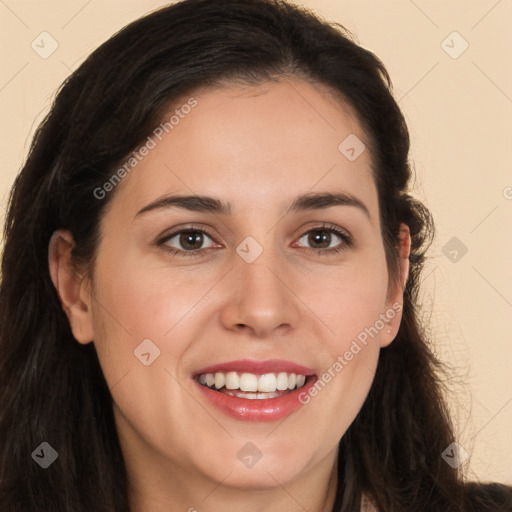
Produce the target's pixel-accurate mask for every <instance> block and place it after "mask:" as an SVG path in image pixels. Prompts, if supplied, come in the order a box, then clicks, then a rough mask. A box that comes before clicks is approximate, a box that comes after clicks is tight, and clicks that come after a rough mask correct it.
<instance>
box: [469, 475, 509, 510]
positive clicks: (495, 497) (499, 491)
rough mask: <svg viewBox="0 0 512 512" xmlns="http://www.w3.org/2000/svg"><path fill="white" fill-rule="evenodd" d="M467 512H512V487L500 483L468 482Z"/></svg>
mask: <svg viewBox="0 0 512 512" xmlns="http://www.w3.org/2000/svg"><path fill="white" fill-rule="evenodd" d="M464 494H465V500H464V501H465V506H466V508H465V512H466V511H467V512H512V487H510V486H508V485H504V484H498V483H477V482H467V483H466V484H465V485H464Z"/></svg>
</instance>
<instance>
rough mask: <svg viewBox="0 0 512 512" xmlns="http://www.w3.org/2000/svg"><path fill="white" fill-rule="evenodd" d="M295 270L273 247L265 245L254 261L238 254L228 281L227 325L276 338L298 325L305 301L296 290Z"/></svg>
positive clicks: (253, 334)
mask: <svg viewBox="0 0 512 512" xmlns="http://www.w3.org/2000/svg"><path fill="white" fill-rule="evenodd" d="M295 272H296V270H294V269H293V268H291V266H290V264H289V263H288V264H287V262H286V261H285V258H284V257H283V256H282V255H279V254H278V252H277V251H273V250H270V249H266V248H265V249H264V250H263V252H262V253H261V254H260V256H259V257H258V258H257V259H256V260H255V261H253V262H251V263H248V262H246V261H245V260H244V259H243V258H241V257H239V256H238V254H237V255H235V256H234V266H233V270H232V272H230V273H229V276H228V279H229V282H226V283H225V286H226V288H225V289H226V290H227V292H226V299H225V302H224V304H223V309H222V313H221V321H222V324H223V325H224V327H225V328H226V329H229V330H232V331H237V332H239V333H247V335H249V336H252V337H257V338H267V337H268V338H272V337H275V336H279V335H283V334H284V333H285V332H286V331H289V330H292V329H294V328H296V327H297V322H298V319H299V318H300V316H299V315H300V313H301V312H300V304H301V302H300V299H299V298H298V296H297V295H296V294H295V293H294V290H293V288H294V286H293V281H294V274H295ZM295 275H296V274H295Z"/></svg>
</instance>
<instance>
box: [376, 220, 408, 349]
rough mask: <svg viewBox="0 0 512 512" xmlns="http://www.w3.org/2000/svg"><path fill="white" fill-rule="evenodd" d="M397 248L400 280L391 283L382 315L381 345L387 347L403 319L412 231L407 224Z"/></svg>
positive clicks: (400, 232) (404, 226)
mask: <svg viewBox="0 0 512 512" xmlns="http://www.w3.org/2000/svg"><path fill="white" fill-rule="evenodd" d="M396 249H397V251H398V253H399V262H400V263H399V264H400V270H399V275H398V282H397V281H395V282H392V283H390V286H389V291H388V297H387V300H386V309H385V310H384V311H383V314H382V316H381V318H382V319H383V320H384V323H385V325H384V329H383V332H382V333H381V336H380V346H381V347H387V346H388V345H389V344H390V343H391V342H392V341H393V340H394V339H395V338H396V335H397V334H398V328H399V327H400V322H401V320H402V311H403V304H404V290H405V285H406V283H407V278H408V277H409V255H410V254H411V233H410V231H409V226H407V224H404V223H402V224H400V231H399V245H398V246H397V248H396Z"/></svg>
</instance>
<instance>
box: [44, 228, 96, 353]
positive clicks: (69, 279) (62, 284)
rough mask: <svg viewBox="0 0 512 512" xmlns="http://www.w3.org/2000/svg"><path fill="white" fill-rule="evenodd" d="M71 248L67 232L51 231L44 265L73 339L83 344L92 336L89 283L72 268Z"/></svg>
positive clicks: (72, 245) (72, 242)
mask: <svg viewBox="0 0 512 512" xmlns="http://www.w3.org/2000/svg"><path fill="white" fill-rule="evenodd" d="M73 247H74V240H73V235H72V234H71V233H70V232H69V231H64V230H59V231H55V232H54V233H53V235H52V237H51V239H50V243H49V246H48V265H49V268H50V275H51V278H52V281H53V285H54V286H55V289H56V290H57V294H58V295H59V299H60V302H61V304H62V309H63V310H64V312H65V313H66V315H67V317H68V320H69V324H70V326H71V331H72V332H73V336H74V337H75V339H76V340H77V341H78V342H79V343H82V344H84V345H85V344H87V343H89V342H91V341H92V340H93V337H94V336H93V322H92V307H91V306H92V302H91V293H90V286H89V281H88V280H87V279H85V278H84V277H83V276H81V275H79V274H78V272H77V269H76V268H75V265H73V262H72V258H71V251H72V249H73Z"/></svg>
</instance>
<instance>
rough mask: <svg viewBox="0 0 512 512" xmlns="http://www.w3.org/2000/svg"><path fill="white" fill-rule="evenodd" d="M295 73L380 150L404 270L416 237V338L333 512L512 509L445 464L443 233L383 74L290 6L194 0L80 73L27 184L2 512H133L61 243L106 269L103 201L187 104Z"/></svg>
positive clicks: (4, 308) (12, 259)
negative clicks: (433, 252)
mask: <svg viewBox="0 0 512 512" xmlns="http://www.w3.org/2000/svg"><path fill="white" fill-rule="evenodd" d="M286 76H299V77H302V78H305V79H306V80H310V81H312V82H318V83H322V84H325V85H327V86H329V87H331V88H332V90H334V91H335V92H336V93H337V94H339V96H340V97H341V98H343V99H344V101H346V102H348V103H349V104H350V105H351V106H352V107H353V108H354V110H355V111H356V112H357V115H358V118H359V121H360V122H361V124H362V126H363V128H364V130H365V132H366V134H367V135H368V137H369V139H370V141H371V145H370V146H371V147H370V150H371V155H372V163H373V173H374V179H375V182H376V185H377V189H378V196H379V208H380V218H381V225H382V226H383V229H382V237H383V241H384V244H385V247H386V258H387V262H388V266H389V269H390V271H391V272H392V273H394V272H396V268H397V252H396V250H395V247H396V244H397V240H398V228H399V224H400V222H405V223H406V224H408V226H409V228H410V230H411V235H412V252H411V256H410V265H411V271H410V277H409V281H408V283H407V287H406V289H405V296H404V311H403V320H402V324H401V326H400V330H399V333H398V335H397V338H396V339H395V340H394V342H393V343H392V344H391V345H390V346H389V347H387V348H385V349H383V350H382V351H381V357H380V360H379V363H378V368H377V372H376V375H375V381H374V383H373V386H372V388H371V390H370V393H369V395H368V397H367V400H366V401H365V403H364V405H363V407H362V409H361V411H360V412H359V414H358V416H357V417H356V419H355V420H354V422H353V423H352V425H351V426H350V428H349V429H348V431H347V432H346V433H345V435H344V436H343V438H342V439H341V441H340V451H339V464H338V467H339V480H338V490H337V497H336V504H335V510H336V511H338V510H340V511H343V512H351V511H355V510H358V509H359V508H358V507H359V504H360V501H361V497H362V494H363V493H364V494H366V495H367V496H369V497H370V498H371V500H372V501H373V502H374V503H375V505H376V507H377V508H378V510H379V511H381V512H384V511H385V512H391V511H396V512H405V511H408V512H409V511H411V510H414V511H420V510H421V511H427V510H428V511H443V512H451V511H453V512H456V511H459V512H460V511H462V510H472V509H473V508H471V507H476V508H474V510H493V511H495V510H509V511H510V510H512V498H507V496H504V497H503V499H502V503H501V505H500V504H499V503H498V494H500V493H499V491H500V489H501V490H502V491H503V489H504V488H501V487H499V486H496V487H492V486H490V487H485V488H484V487H474V488H468V487H467V486H466V485H465V484H464V483H463V482H462V480H461V478H460V475H459V474H458V472H457V470H456V469H453V468H452V467H451V466H450V465H448V464H447V463H446V462H445V461H444V460H443V459H442V457H441V453H442V452H443V451H444V450H445V449H446V448H447V447H448V446H449V445H450V443H452V442H453V441H454V435H453V430H452V427H451V425H450V421H449V418H448V414H447V410H446V407H445V404H444V402H443V398H442V394H441V389H442V382H441V380H440V377H439V375H441V373H440V372H439V370H440V369H441V363H440V362H439V361H438V360H437V359H436V358H435V357H434V355H433V354H432V352H431V350H430V348H429V343H428V340H427V338H426V335H425V333H424V331H423V330H422V328H421V326H420V325H419V323H418V317H417V297H418V286H419V281H420V272H421V268H422V265H423V262H424V255H425V250H426V248H427V247H428V245H429V242H430V241H431V238H432V235H433V225H432V221H431V217H430V214H429V212H428V210H427V209H426V208H425V207H424V206H422V204H421V203H419V202H417V201H416V200H414V199H413V198H412V197H411V196H410V195H409V194H408V184H409V180H410V177H411V169H410V165H409V161H408V152H409V134H408V130H407V127H406V123H405V121H404V118H403V116H402V113H401V112H400V109H399V108H398V105H397V103H396V101H395V100H394V99H393V95H392V86H391V80H390V78H389V76H388V73H387V72H386V69H385V68H384V66H383V64H382V62H381V61H380V60H379V59H378V58H377V57H376V56H375V55H374V54H373V53H371V52H370V51H368V50H366V49H363V48H362V47H360V46H359V45H357V44H356V43H355V42H354V38H353V37H352V36H351V34H350V33H349V32H348V31H347V30H346V29H344V28H343V27H342V26H341V25H336V24H329V23H327V22H324V21H322V20H320V19H318V18H317V17H316V16H315V15H314V14H313V13H311V12H309V11H307V10H306V9H303V8H299V7H296V6H293V5H290V4H287V3H285V2H281V1H278V0H185V1H182V2H179V3H177V4H175V5H171V6H168V7H165V8H163V9H160V10H158V11H156V12H154V13H152V14H150V15H147V16H145V17H143V18H141V19H139V20H137V21H135V22H134V23H131V24H130V25H128V26H127V27H125V28H124V29H123V30H121V31H120V32H119V33H117V34H116V35H114V36H113V37H112V38H111V39H110V40H108V41H107V42H106V43H104V44H103V45H101V46H100V47H99V48H98V49H97V50H96V51H94V52H93V53H92V54H91V55H90V56H89V58H88V59H87V60H86V61H85V62H84V63H83V64H82V65H81V66H80V67H79V68H78V69H77V70H76V71H75V72H74V73H72V75H71V76H70V77H69V78H68V79H67V80H66V82H65V83H64V84H63V86H62V87H61V89H60V90H59V92H58V95H57V97H56V99H55V102H54V104H53V106H52V109H51V111H50V113H49V114H48V116H47V117H46V118H45V119H44V121H43V122H42V123H41V125H40V126H39V128H38V129H37V132H36V134H35V136H34V139H33V142H32V145H31V148H30V152H29V155H28V158H27V160H26V162H25V165H24V166H23V169H22V170H21V172H20V174H19V175H18V176H17V178H16V180H15V183H14V186H13V188H12V192H11V196H10V202H9V208H8V214H7V217H6V223H5V231H4V235H5V247H4V253H3V259H2V267H1V271H2V282H1V286H0V510H2V512H15V511H20V510H23V512H36V511H37V512H41V511H44V512H47V511H52V512H65V511H66V512H67V511H73V512H93V511H102V512H105V511H112V512H114V511H115V512H126V511H127V510H129V500H128V494H127V476H126V471H125V466H124V461H123V456H122V453H121V449H120V445H119V441H118V437H117V432H116V428H115V423H114V418H113V411H112V397H111V394H110V392H109V389H108V387H107V385H106V382H105V380H104V378H103V375H102V372H101V369H100V366H99V362H98V358H97V355H96V351H95V348H94V344H92V343H91V344H89V345H85V346H84V345H81V344H79V343H77V342H76V341H75V340H74V338H73V336H72V333H71V330H70V327H69V323H68V321H67V318H66V316H65V314H64V312H63V311H62V308H61V306H60V302H59V298H58V296H57V293H56V291H55V289H54V287H53V284H52V282H51V280H50V275H49V272H48V264H47V257H48V254H47V251H48V244H49V240H50V237H51V235H52V233H53V232H54V231H55V230H57V229H67V230H70V231H71V232H72V233H73V236H74V240H75V243H76V247H75V250H74V253H73V256H74V258H75V261H76V262H77V263H90V262H92V261H93V258H94V255H95V250H96V247H97V242H98V229H99V221H100V219H101V216H102V213H103V212H104V209H105V207H106V206H107V205H108V204H109V201H111V200H112V197H113V196H114V195H115V191H113V192H111V193H109V194H107V196H106V197H104V198H101V199H99V198H97V194H96V195H95V194H94V191H95V190H97V189H98V188H101V187H102V186H103V184H104V183H105V182H106V181H107V180H108V179H109V177H111V176H112V173H113V171H114V170H115V169H117V168H118V166H119V165H120V164H121V163H122V162H124V161H125V159H126V158H127V156H128V155H130V154H131V152H133V151H134V150H135V149H136V148H137V147H138V146H139V145H140V144H141V143H142V142H143V141H144V140H145V139H146V137H147V136H148V134H150V133H151V131H152V130H153V128H154V127H155V126H157V125H158V124H159V123H160V122H161V120H162V118H163V116H164V114H166V113H167V112H168V110H169V108H170V105H172V104H173V101H176V99H177V98H178V97H180V96H182V95H183V94H185V93H190V92H192V91H194V90H195V89H196V88H198V87H204V86H210V85H213V84H218V83H222V82H226V81H228V82H229V81H233V80H237V81H242V82H245V83H260V82H264V81H266V80H274V79H278V78H279V77H286ZM41 442H48V443H49V444H50V445H51V446H52V447H54V448H55V449H56V450H57V452H58V463H55V464H52V465H51V466H50V467H48V468H47V469H42V468H41V467H39V465H37V464H35V462H34V461H33V460H32V457H31V454H32V452H33V451H34V449H35V448H36V447H38V446H39V445H40V443H41ZM468 489H471V492H468ZM505 490H506V489H505ZM493 495H496V496H495V497H494V498H493ZM505 499H508V501H507V502H506V503H505Z"/></svg>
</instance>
